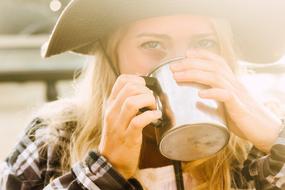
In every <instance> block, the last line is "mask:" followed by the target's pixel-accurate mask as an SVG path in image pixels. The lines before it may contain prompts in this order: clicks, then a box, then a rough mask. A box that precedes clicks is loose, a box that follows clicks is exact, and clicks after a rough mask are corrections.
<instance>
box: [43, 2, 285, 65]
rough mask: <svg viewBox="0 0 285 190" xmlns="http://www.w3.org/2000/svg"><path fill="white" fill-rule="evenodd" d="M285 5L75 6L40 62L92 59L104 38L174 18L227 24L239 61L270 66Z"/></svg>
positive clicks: (284, 33)
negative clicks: (139, 23) (66, 55)
mask: <svg viewBox="0 0 285 190" xmlns="http://www.w3.org/2000/svg"><path fill="white" fill-rule="evenodd" d="M284 5H285V1H283V0H271V1H259V0H251V1H248V0H218V1H213V0H72V1H71V2H70V3H69V4H68V6H67V7H66V8H65V9H64V11H63V12H62V14H61V16H60V17H59V19H58V21H57V23H56V25H55V27H54V29H53V32H52V34H51V36H50V38H49V40H48V41H47V42H46V43H45V44H44V45H43V46H42V56H43V57H50V56H53V55H56V54H60V53H63V52H66V51H73V52H77V53H81V54H87V55H88V54H92V53H94V49H95V48H96V43H97V42H98V40H99V39H100V38H102V37H103V36H104V35H105V34H107V33H109V32H111V31H113V30H115V29H116V28H117V27H119V26H122V25H124V24H127V23H130V22H132V21H136V20H140V19H144V18H150V17H157V16H164V15H174V14H196V15H204V16H205V15H206V16H211V17H221V18H225V19H227V20H228V21H229V22H230V24H231V26H232V30H233V36H234V41H235V44H236V45H237V46H238V47H239V49H240V52H241V53H240V54H239V57H240V59H243V60H246V61H250V62H272V61H275V60H277V59H279V58H280V57H281V56H282V55H283V53H284V50H285V11H284V10H283V8H284V7H285V6H284Z"/></svg>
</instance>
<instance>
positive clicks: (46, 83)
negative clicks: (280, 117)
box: [0, 0, 285, 159]
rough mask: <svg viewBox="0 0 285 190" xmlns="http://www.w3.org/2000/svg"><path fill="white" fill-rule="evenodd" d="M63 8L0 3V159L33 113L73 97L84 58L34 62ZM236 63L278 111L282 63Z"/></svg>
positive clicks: (55, 0) (30, 0)
mask: <svg viewBox="0 0 285 190" xmlns="http://www.w3.org/2000/svg"><path fill="white" fill-rule="evenodd" d="M67 3H68V0H0V97H1V98H0V159H4V158H5V156H7V155H8V153H9V152H10V151H11V148H12V147H13V146H14V145H15V143H16V142H17V139H18V138H19V137H20V135H21V132H22V131H23V129H24V128H25V127H26V125H27V122H28V121H29V119H30V117H31V114H32V113H33V112H34V111H36V110H37V108H39V107H40V106H42V105H43V104H44V103H45V102H47V101H52V100H56V99H58V98H64V97H68V96H71V95H72V93H73V86H72V78H73V75H74V72H75V71H76V70H78V69H80V68H81V67H82V65H83V63H84V62H85V59H86V58H84V57H82V56H79V55H75V54H71V53H66V54H63V55H59V56H55V57H53V58H50V59H46V60H44V59H42V58H41V57H40V47H41V45H42V44H43V43H44V42H45V41H46V40H47V39H48V34H49V33H50V32H51V30H52V27H53V25H54V24H55V22H56V19H57V17H58V16H59V14H60V12H61V11H62V9H63V7H64V6H65V5H66V4H67ZM284 35H285V34H284ZM240 63H241V65H242V68H243V69H244V71H245V73H244V74H243V75H242V76H241V80H242V81H243V82H244V84H246V86H247V87H248V88H249V90H250V91H251V92H252V93H254V94H255V96H256V98H258V99H259V100H260V101H261V102H262V103H264V104H266V105H268V106H269V107H270V108H271V109H273V110H274V109H277V108H276V107H277V105H283V106H284V104H285V57H283V58H282V59H280V60H278V61H277V62H275V63H267V64H259V63H247V62H240ZM275 111H276V113H279V112H278V110H275ZM280 114H282V113H280Z"/></svg>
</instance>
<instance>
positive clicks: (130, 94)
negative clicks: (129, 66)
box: [99, 75, 162, 179]
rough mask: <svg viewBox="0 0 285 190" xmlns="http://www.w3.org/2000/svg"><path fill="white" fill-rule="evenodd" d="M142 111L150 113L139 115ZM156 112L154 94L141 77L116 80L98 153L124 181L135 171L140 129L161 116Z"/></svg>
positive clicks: (105, 114)
mask: <svg viewBox="0 0 285 190" xmlns="http://www.w3.org/2000/svg"><path fill="white" fill-rule="evenodd" d="M145 107H148V108H149V109H150V110H149V111H145V112H143V113H141V114H139V115H138V112H139V109H141V108H145ZM155 109H156V103H155V98H154V96H153V93H152V91H151V90H150V89H148V88H147V87H146V86H145V81H144V79H143V78H142V77H138V76H135V75H121V76H119V77H118V79H117V80H116V82H115V84H114V86H113V89H112V92H111V95H110V97H109V99H108V101H107V104H106V107H105V110H104V119H103V130H102V137H101V141H100V143H99V152H100V153H101V154H102V155H103V156H104V157H106V158H107V159H108V161H109V162H110V163H111V164H112V165H113V167H114V168H116V169H117V170H118V171H119V173H121V174H122V175H123V176H124V177H125V178H126V179H128V178H130V177H131V176H133V175H134V173H135V171H136V169H137V167H138V161H139V154H140V149H141V144H142V130H143V128H144V127H145V126H147V125H148V124H150V123H151V122H153V121H155V120H157V119H159V118H160V117H161V115H162V113H161V112H160V111H158V110H155Z"/></svg>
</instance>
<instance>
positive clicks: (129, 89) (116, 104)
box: [110, 83, 153, 113]
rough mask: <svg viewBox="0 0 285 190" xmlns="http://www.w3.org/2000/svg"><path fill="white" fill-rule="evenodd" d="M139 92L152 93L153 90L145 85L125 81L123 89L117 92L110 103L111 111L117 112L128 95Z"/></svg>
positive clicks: (134, 94)
mask: <svg viewBox="0 0 285 190" xmlns="http://www.w3.org/2000/svg"><path fill="white" fill-rule="evenodd" d="M139 94H150V95H152V94H153V92H152V91H151V90H150V89H149V88H147V87H146V86H141V85H138V84H132V83H127V84H126V85H125V86H124V87H123V89H121V90H120V92H119V94H118V95H117V97H115V99H114V100H113V102H112V103H111V105H110V109H111V110H112V111H111V112H114V113H118V112H119V111H120V110H121V108H122V105H123V103H124V102H125V100H126V99H127V98H128V97H130V96H136V95H139Z"/></svg>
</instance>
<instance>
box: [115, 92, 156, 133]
mask: <svg viewBox="0 0 285 190" xmlns="http://www.w3.org/2000/svg"><path fill="white" fill-rule="evenodd" d="M145 107H147V108H149V109H151V110H155V109H156V101H155V97H154V96H153V95H151V94H140V95H137V96H131V97H128V98H127V99H126V101H125V102H124V103H123V105H122V108H121V112H120V113H119V118H120V120H119V122H120V124H121V126H122V127H124V128H125V127H126V126H128V125H129V123H130V122H131V120H132V119H133V117H135V116H136V115H137V114H138V112H139V110H140V109H141V108H145Z"/></svg>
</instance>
